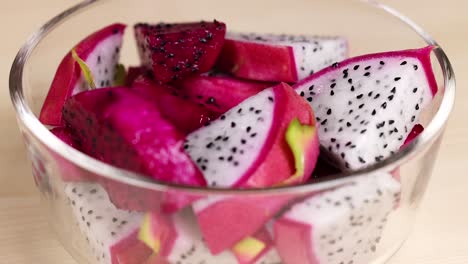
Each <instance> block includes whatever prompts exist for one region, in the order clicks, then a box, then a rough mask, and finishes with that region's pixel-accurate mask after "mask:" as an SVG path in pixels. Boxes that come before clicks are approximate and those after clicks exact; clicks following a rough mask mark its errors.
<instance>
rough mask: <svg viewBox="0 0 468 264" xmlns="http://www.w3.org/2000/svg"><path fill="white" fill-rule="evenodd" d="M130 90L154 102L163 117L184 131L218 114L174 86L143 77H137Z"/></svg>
mask: <svg viewBox="0 0 468 264" xmlns="http://www.w3.org/2000/svg"><path fill="white" fill-rule="evenodd" d="M132 90H134V91H136V92H138V93H139V94H141V95H142V96H144V97H145V98H147V99H149V100H151V101H153V102H155V103H156V104H157V105H158V107H159V110H160V111H161V113H162V114H163V115H164V117H166V118H167V119H168V120H169V121H171V123H172V124H174V126H176V127H177V128H178V129H180V130H181V131H183V132H185V133H190V132H192V131H194V130H196V129H197V128H199V127H201V126H203V125H204V124H206V123H207V122H209V121H211V120H214V119H216V118H217V117H218V116H219V115H220V114H219V113H217V112H213V111H210V110H208V109H207V108H206V107H204V106H203V105H199V104H197V103H195V102H192V101H190V100H188V99H186V98H185V97H184V96H181V95H179V93H178V91H177V90H175V89H174V88H172V87H170V86H168V85H164V84H158V83H156V82H153V81H151V80H150V79H148V78H145V77H139V78H137V79H136V80H135V81H134V82H133V85H132Z"/></svg>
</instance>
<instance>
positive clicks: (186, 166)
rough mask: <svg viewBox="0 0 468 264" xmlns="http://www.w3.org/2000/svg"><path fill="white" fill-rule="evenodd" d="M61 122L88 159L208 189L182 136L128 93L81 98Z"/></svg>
mask: <svg viewBox="0 0 468 264" xmlns="http://www.w3.org/2000/svg"><path fill="white" fill-rule="evenodd" d="M63 118H64V120H65V122H66V123H67V125H68V126H69V127H70V128H71V131H72V133H73V134H74V136H75V137H77V138H78V139H79V140H80V142H81V147H82V149H83V151H84V152H85V153H87V154H88V155H91V156H93V157H95V158H97V159H99V160H102V161H104V162H108V163H109V164H111V165H115V166H117V167H121V168H125V169H128V170H133V171H136V172H139V173H143V174H147V175H148V176H150V177H152V178H154V179H156V180H160V181H165V182H171V183H175V184H185V185H195V186H204V185H205V182H204V179H203V177H202V176H201V174H200V172H199V171H198V169H197V167H196V166H195V165H194V164H193V163H192V161H191V160H190V158H189V157H188V156H187V155H186V154H185V153H184V152H183V150H182V144H183V135H182V134H181V133H180V132H179V131H177V130H176V129H175V128H174V127H173V126H172V125H171V124H170V123H169V122H168V121H166V120H165V119H164V118H163V117H162V116H161V114H160V112H159V110H158V108H157V107H156V106H155V104H154V103H152V102H151V101H147V100H145V99H144V98H142V97H140V96H138V95H136V94H135V93H134V92H132V91H131V90H130V89H128V88H125V87H113V88H103V89H97V90H92V91H88V92H83V93H80V94H77V95H75V96H73V97H71V98H70V99H69V100H68V101H67V102H66V103H65V106H64V110H63Z"/></svg>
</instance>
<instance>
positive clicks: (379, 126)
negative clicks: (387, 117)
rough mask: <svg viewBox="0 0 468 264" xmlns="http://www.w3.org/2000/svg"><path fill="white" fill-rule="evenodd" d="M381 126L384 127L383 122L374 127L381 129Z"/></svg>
mask: <svg viewBox="0 0 468 264" xmlns="http://www.w3.org/2000/svg"><path fill="white" fill-rule="evenodd" d="M383 126H385V121H382V123H378V124H377V125H376V127H377V129H379V128H381V127H383Z"/></svg>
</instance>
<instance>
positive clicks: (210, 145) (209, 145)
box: [206, 142, 214, 149]
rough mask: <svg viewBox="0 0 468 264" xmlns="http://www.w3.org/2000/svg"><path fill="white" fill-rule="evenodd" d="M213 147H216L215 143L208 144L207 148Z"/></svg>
mask: <svg viewBox="0 0 468 264" xmlns="http://www.w3.org/2000/svg"><path fill="white" fill-rule="evenodd" d="M213 146H214V144H213V142H210V143H208V144H207V145H206V148H207V149H209V148H211V147H213Z"/></svg>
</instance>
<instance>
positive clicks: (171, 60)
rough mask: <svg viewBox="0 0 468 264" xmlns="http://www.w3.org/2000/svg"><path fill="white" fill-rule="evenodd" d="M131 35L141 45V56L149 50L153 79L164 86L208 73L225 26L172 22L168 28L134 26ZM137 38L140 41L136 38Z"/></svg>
mask: <svg viewBox="0 0 468 264" xmlns="http://www.w3.org/2000/svg"><path fill="white" fill-rule="evenodd" d="M135 33H136V37H137V41H138V42H140V43H142V45H143V47H141V45H140V54H141V56H144V54H145V52H146V51H147V50H146V49H149V50H150V54H151V60H152V68H153V72H154V76H155V78H156V80H158V81H160V82H162V83H168V82H171V81H174V80H180V79H183V78H186V77H187V76H191V75H196V74H200V73H203V72H206V71H208V70H210V69H211V68H212V67H213V65H214V63H215V61H216V58H217V57H218V54H219V53H220V52H221V48H222V46H223V43H224V36H225V34H226V25H225V24H224V23H222V22H218V21H216V20H214V21H213V22H201V23H200V22H196V23H176V24H171V26H170V27H166V26H164V25H163V26H158V25H148V24H137V25H135ZM139 35H142V36H143V37H144V39H138V36H139ZM181 39H182V40H183V41H180V40H181ZM143 41H144V42H143ZM145 44H147V45H148V46H147V47H145V46H144V45H145ZM142 49H143V50H142Z"/></svg>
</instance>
